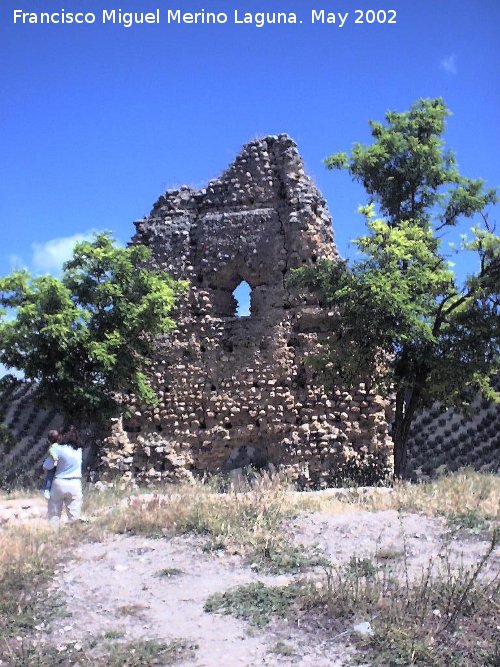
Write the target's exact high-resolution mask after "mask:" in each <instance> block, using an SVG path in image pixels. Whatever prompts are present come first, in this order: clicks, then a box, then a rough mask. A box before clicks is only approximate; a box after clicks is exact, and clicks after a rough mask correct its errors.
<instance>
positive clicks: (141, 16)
mask: <svg viewBox="0 0 500 667" xmlns="http://www.w3.org/2000/svg"><path fill="white" fill-rule="evenodd" d="M12 22H13V23H14V25H17V26H19V25H25V26H28V25H73V26H79V25H82V26H83V25H95V24H102V25H117V26H122V27H123V28H132V27H134V26H140V25H160V24H170V25H176V24H177V25H186V26H189V25H206V26H214V25H226V24H232V25H236V26H253V27H255V28H264V27H265V26H268V25H290V24H292V25H293V24H304V23H309V24H313V25H314V24H317V25H328V26H332V27H337V28H344V27H345V26H346V25H349V24H354V25H374V24H375V25H381V24H387V25H395V24H396V22H397V15H396V10H395V9H366V10H361V9H355V10H353V11H350V12H332V11H329V10H327V9H311V10H309V12H306V13H304V15H299V14H297V13H295V12H246V11H242V10H239V9H235V10H234V11H232V12H209V11H205V10H204V9H203V10H201V11H198V12H185V11H182V10H181V9H162V10H160V9H156V10H153V11H149V12H129V11H122V10H121V9H103V10H101V11H100V12H98V13H97V12H67V11H65V10H64V9H60V10H59V11H54V12H34V11H25V10H24V9H14V10H13V13H12Z"/></svg>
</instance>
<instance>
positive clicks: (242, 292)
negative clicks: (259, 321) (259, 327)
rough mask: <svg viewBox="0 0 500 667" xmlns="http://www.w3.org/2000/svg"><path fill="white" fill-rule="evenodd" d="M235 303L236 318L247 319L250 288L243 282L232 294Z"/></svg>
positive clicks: (249, 312)
mask: <svg viewBox="0 0 500 667" xmlns="http://www.w3.org/2000/svg"><path fill="white" fill-rule="evenodd" d="M233 297H234V300H235V301H236V317H248V316H249V315H250V314H251V299H252V288H251V287H250V285H249V284H248V283H247V282H246V280H243V281H242V282H241V283H240V284H239V285H238V287H237V288H236V289H235V290H234V292H233Z"/></svg>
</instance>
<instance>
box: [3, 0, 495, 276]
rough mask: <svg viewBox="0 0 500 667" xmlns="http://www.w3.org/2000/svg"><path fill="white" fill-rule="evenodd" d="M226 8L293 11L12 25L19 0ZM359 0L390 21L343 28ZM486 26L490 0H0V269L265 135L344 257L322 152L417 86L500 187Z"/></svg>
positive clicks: (475, 173)
mask: <svg viewBox="0 0 500 667" xmlns="http://www.w3.org/2000/svg"><path fill="white" fill-rule="evenodd" d="M235 6H237V7H238V8H239V9H240V11H241V12H243V11H250V12H252V11H253V12H256V11H268V12H272V11H286V12H293V11H295V12H297V14H298V15H299V18H301V19H304V23H303V24H299V25H288V26H284V25H279V26H276V25H274V26H272V25H271V26H266V27H264V28H261V29H259V28H256V27H254V26H235V25H232V24H230V23H228V24H227V25H220V26H213V25H212V26H207V25H204V26H203V25H198V26H195V25H167V24H162V25H158V26H157V25H148V26H135V27H132V28H129V29H127V28H124V27H122V26H119V25H116V26H113V25H104V26H103V25H98V24H96V25H88V26H75V25H66V26H65V25H59V26H57V25H53V26H47V25H26V26H22V25H16V26H14V25H13V24H12V12H13V10H14V9H16V8H20V9H24V10H31V11H35V10H36V11H58V10H60V9H61V7H64V9H65V10H66V11H67V12H70V11H82V10H84V11H87V12H89V11H95V12H100V11H101V10H102V9H103V8H107V9H110V8H113V7H116V8H118V7H121V8H122V9H123V10H133V11H152V10H155V9H156V8H157V7H159V8H160V10H161V12H163V13H166V10H167V9H168V8H169V7H171V8H177V7H179V8H180V9H182V10H183V11H197V10H200V9H201V8H204V9H205V10H207V11H227V12H229V13H231V14H232V12H233V10H234V8H235ZM313 8H314V9H321V8H325V9H326V10H327V11H339V12H341V13H344V12H349V13H350V17H349V20H348V21H346V24H345V26H344V27H343V28H339V27H338V26H336V25H335V26H320V25H314V26H313V25H310V23H309V16H310V12H311V9H313ZM366 8H375V9H384V10H389V9H395V10H396V12H397V24H396V25H378V26H377V25H367V24H364V25H356V24H354V10H355V9H359V10H363V9H366ZM499 26H500V3H499V2H498V0H478V1H476V2H474V3H471V2H470V0H378V1H377V2H375V1H374V0H369V1H365V0H359V1H358V0H355V1H354V0H338V1H335V2H333V1H332V0H325V2H321V1H320V0H318V1H316V0H301V1H300V2H299V1H297V0H289V1H288V2H285V0H262V1H260V2H255V1H253V0H248V2H246V3H243V2H238V3H237V5H236V3H230V2H228V1H227V0H226V1H225V2H223V1H220V0H204V1H203V0H199V1H198V0H189V1H188V0H183V1H182V2H179V3H178V4H176V3H175V2H174V0H172V3H171V4H166V3H165V2H164V0H141V1H139V0H135V2H134V1H131V0H123V2H121V3H118V4H116V5H113V4H112V3H109V4H108V3H106V0H99V1H96V0H66V1H65V2H64V3H62V0H61V2H60V3H58V2H54V1H53V0H38V1H37V2H31V3H30V6H29V7H28V6H23V4H22V3H18V2H17V1H16V2H12V1H11V0H3V2H2V3H1V6H0V49H1V58H0V96H1V100H2V102H1V104H0V128H1V130H0V172H1V174H2V176H1V179H0V225H1V230H2V249H1V253H0V274H5V273H8V272H10V271H11V270H12V268H14V267H19V266H27V267H28V268H30V269H32V270H33V271H35V272H45V271H54V270H56V267H57V266H58V264H60V262H61V260H62V259H63V258H64V257H65V256H67V253H68V249H69V248H70V247H71V244H72V243H73V242H74V239H77V238H81V237H83V236H85V235H88V234H89V233H90V232H91V231H92V230H103V229H108V230H111V231H112V232H113V233H114V235H115V237H116V238H118V239H119V240H120V241H121V242H123V243H125V242H126V241H128V240H129V238H130V237H131V235H132V234H133V231H134V228H133V225H132V221H133V220H135V219H138V218H141V217H143V216H144V215H146V214H147V213H148V212H149V210H150V209H151V206H152V204H153V203H154V201H155V200H156V199H157V197H158V196H159V195H160V194H161V193H162V192H163V191H164V190H165V189H166V188H168V187H173V186H176V185H180V184H190V185H195V186H203V184H204V183H206V181H207V180H209V179H210V178H213V177H215V176H217V175H218V174H219V173H220V172H221V171H222V170H223V169H224V168H225V167H226V166H227V165H228V164H229V163H230V162H231V160H232V159H233V158H234V156H235V155H236V153H237V152H238V150H239V149H240V147H241V146H242V145H243V144H244V143H245V142H246V141H248V140H251V139H253V138H255V137H257V136H261V135H266V134H277V133H280V132H287V133H289V134H290V135H291V136H292V137H293V138H294V139H295V140H296V141H297V143H298V145H299V149H300V151H301V153H302V155H303V157H304V159H305V163H306V168H307V170H308V172H309V173H310V174H311V175H312V176H313V178H314V179H315V181H316V183H317V184H318V186H319V188H320V190H321V191H322V192H323V194H324V196H325V197H326V199H327V201H328V204H329V208H330V211H331V213H332V216H333V219H334V230H335V236H336V241H337V245H338V247H339V249H340V252H341V253H342V254H343V255H344V256H346V255H352V254H353V250H352V248H351V249H350V248H349V241H350V240H351V239H352V238H354V237H355V236H356V235H358V234H359V233H360V232H361V231H362V229H363V222H362V220H361V217H360V216H359V215H358V214H357V212H356V210H357V207H358V205H359V204H361V203H363V202H364V196H363V193H362V191H361V190H360V188H359V187H357V186H355V185H353V184H351V183H350V181H349V178H348V176H347V175H344V174H340V173H337V172H336V173H333V174H332V173H329V172H327V171H326V170H325V168H324V167H323V164H322V160H323V158H325V157H326V156H327V155H329V154H330V153H332V152H335V151H338V150H347V149H349V148H350V146H351V145H352V143H353V142H354V141H361V142H367V141H369V129H368V124H367V121H368V119H370V118H372V119H377V120H382V119H383V116H384V113H385V111H386V110H388V109H393V110H399V111H403V110H405V109H407V108H408V107H409V106H410V105H411V103H412V102H413V101H415V100H416V99H418V98H420V97H435V96H442V97H444V99H445V101H446V103H447V104H448V106H449V107H450V109H451V110H452V111H453V116H452V117H451V118H450V119H449V122H448V132H447V135H446V137H447V141H448V144H449V145H450V146H451V147H452V148H453V149H454V150H455V151H456V153H457V155H458V162H459V166H460V168H461V170H462V172H463V173H464V175H467V176H470V177H482V178H484V179H485V180H486V181H487V183H488V184H489V185H491V186H497V185H500V161H499V159H498V156H499V155H500V133H499V129H498V128H499V124H498V120H499V110H500V104H499V101H500V86H499V85H498V82H499V65H500V48H499V39H498V28H499ZM494 217H495V216H493V218H494ZM496 217H498V214H497V216H496ZM466 266H467V265H464V266H463V267H461V269H463V270H465V268H466Z"/></svg>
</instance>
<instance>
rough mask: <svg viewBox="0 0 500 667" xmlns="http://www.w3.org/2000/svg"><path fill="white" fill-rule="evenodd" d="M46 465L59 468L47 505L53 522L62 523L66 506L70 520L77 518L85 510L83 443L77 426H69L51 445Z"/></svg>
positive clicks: (50, 519) (49, 468) (47, 467)
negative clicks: (83, 508)
mask: <svg viewBox="0 0 500 667" xmlns="http://www.w3.org/2000/svg"><path fill="white" fill-rule="evenodd" d="M43 467H44V469H45V470H52V469H53V468H55V469H56V472H55V476H54V481H53V482H52V487H51V490H50V498H49V501H48V508H47V509H48V519H49V521H51V522H56V521H57V522H59V520H60V518H61V514H62V509H63V506H64V507H65V508H66V514H67V516H68V521H77V520H78V519H79V518H80V514H81V511H82V445H81V441H80V438H79V436H78V432H77V430H76V428H75V427H74V426H68V427H66V428H65V429H64V430H63V431H62V432H61V434H60V435H59V438H58V442H56V443H54V444H52V445H51V447H50V448H49V454H48V456H47V458H46V459H45V461H44V462H43Z"/></svg>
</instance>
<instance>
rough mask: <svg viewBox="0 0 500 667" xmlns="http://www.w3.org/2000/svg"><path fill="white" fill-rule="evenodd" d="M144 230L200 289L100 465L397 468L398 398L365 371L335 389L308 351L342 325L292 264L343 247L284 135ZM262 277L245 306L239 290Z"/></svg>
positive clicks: (262, 144)
mask: <svg viewBox="0 0 500 667" xmlns="http://www.w3.org/2000/svg"><path fill="white" fill-rule="evenodd" d="M136 228H137V231H136V234H135V236H134V238H133V241H132V242H133V243H141V244H144V245H146V246H148V247H149V248H151V250H152V252H153V259H152V264H153V265H154V266H155V267H157V268H161V269H163V270H165V271H167V272H168V273H170V274H171V275H172V276H174V277H175V278H178V279H186V280H188V281H189V285H190V288H189V290H188V292H187V294H186V296H185V297H184V298H182V299H181V301H180V302H179V304H178V307H177V310H176V312H175V313H174V314H173V317H174V319H175V320H176V322H177V330H176V331H175V332H174V333H173V334H170V335H168V336H166V337H164V338H161V339H159V340H158V344H157V356H156V359H155V362H154V367H153V369H152V378H153V386H154V387H155V391H156V392H157V395H158V398H159V402H158V405H157V406H155V407H154V408H153V407H147V406H142V405H139V404H137V402H136V400H135V398H134V397H133V396H125V397H124V401H125V402H126V403H128V407H129V409H130V411H131V414H132V416H131V417H130V418H127V419H126V420H117V421H116V422H115V423H114V424H113V432H112V435H111V437H109V438H108V439H107V440H106V443H105V447H104V451H103V454H102V460H101V468H102V473H101V474H102V476H103V477H104V478H109V477H112V476H116V475H117V474H118V475H120V476H121V477H124V478H135V479H138V480H141V481H148V480H149V481H158V480H160V479H182V478H186V477H190V476H192V475H197V474H203V473H205V472H216V471H229V470H232V469H235V468H243V467H245V466H248V465H253V466H256V467H258V468H260V467H263V466H269V465H271V466H275V467H285V468H286V469H287V471H288V472H289V474H290V475H291V477H292V478H293V479H294V480H296V481H297V482H298V483H299V484H300V485H302V486H303V487H325V486H328V485H331V484H332V483H334V482H335V481H336V480H338V479H340V478H342V477H345V476H349V477H354V478H356V477H358V478H359V479H362V480H364V481H373V475H375V476H377V475H379V476H380V475H383V474H384V473H386V472H387V470H388V469H390V460H391V453H392V442H391V439H390V436H389V426H388V421H389V418H390V413H391V403H390V401H389V400H387V399H384V398H381V397H380V396H377V395H376V393H375V391H374V390H373V389H372V388H371V386H370V383H369V381H368V380H367V379H365V380H364V382H360V384H359V386H358V388H357V390H356V391H355V392H354V393H348V392H347V391H345V390H344V389H343V388H342V387H337V388H336V389H334V390H333V391H326V390H325V389H324V387H323V386H322V385H321V384H320V382H319V380H318V379H317V377H316V373H315V371H314V369H313V366H312V365H311V364H309V363H308V358H309V357H311V355H314V354H315V353H316V352H317V350H318V344H319V340H320V339H321V337H322V336H324V335H326V332H327V331H328V330H329V329H331V326H332V322H331V321H329V320H330V319H331V318H332V317H333V313H331V314H325V312H324V311H323V310H322V309H320V308H319V306H318V305H317V304H316V303H315V302H314V300H313V299H312V297H311V296H307V295H305V294H301V293H300V292H299V291H297V289H292V288H291V287H290V286H289V284H288V279H289V277H290V275H291V271H292V269H295V268H297V267H300V266H304V265H307V266H311V265H313V264H314V263H315V262H316V261H317V260H318V259H319V258H330V259H335V258H336V257H338V255H337V250H336V248H335V245H334V242H333V233H332V221H331V218H330V215H329V213H328V210H327V207H326V202H325V200H324V199H323V198H322V196H321V194H320V193H319V191H318V190H317V188H316V187H315V186H314V184H313V183H312V181H311V180H310V178H308V176H307V175H306V174H305V172H304V166H303V162H302V159H301V158H300V156H299V154H298V151H297V147H296V145H295V143H294V142H293V141H292V140H291V139H290V138H289V137H288V136H286V135H279V136H270V137H266V138H265V139H261V140H258V141H253V142H251V143H249V144H247V145H246V146H245V147H244V148H243V150H242V151H241V153H240V154H239V155H238V157H237V158H236V160H235V161H234V163H233V164H232V165H231V166H230V167H229V168H228V169H227V170H226V171H225V172H224V173H223V175H222V176H221V177H220V178H217V179H215V180H213V181H211V182H209V184H208V185H207V187H206V188H204V189H202V190H199V191H198V190H194V189H192V188H189V187H182V188H180V189H179V190H173V191H168V192H166V193H165V194H164V195H162V196H161V197H160V198H159V200H158V201H157V202H156V204H155V205H154V207H153V209H152V211H151V214H150V215H149V216H148V217H147V218H145V219H144V220H142V221H140V222H137V223H136ZM242 282H246V283H247V284H248V285H249V287H250V288H251V297H250V303H251V311H250V314H249V315H248V316H238V315H237V312H236V309H237V303H236V300H235V298H234V295H233V292H234V290H235V288H237V287H238V286H239V285H240V284H241V283H242Z"/></svg>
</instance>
